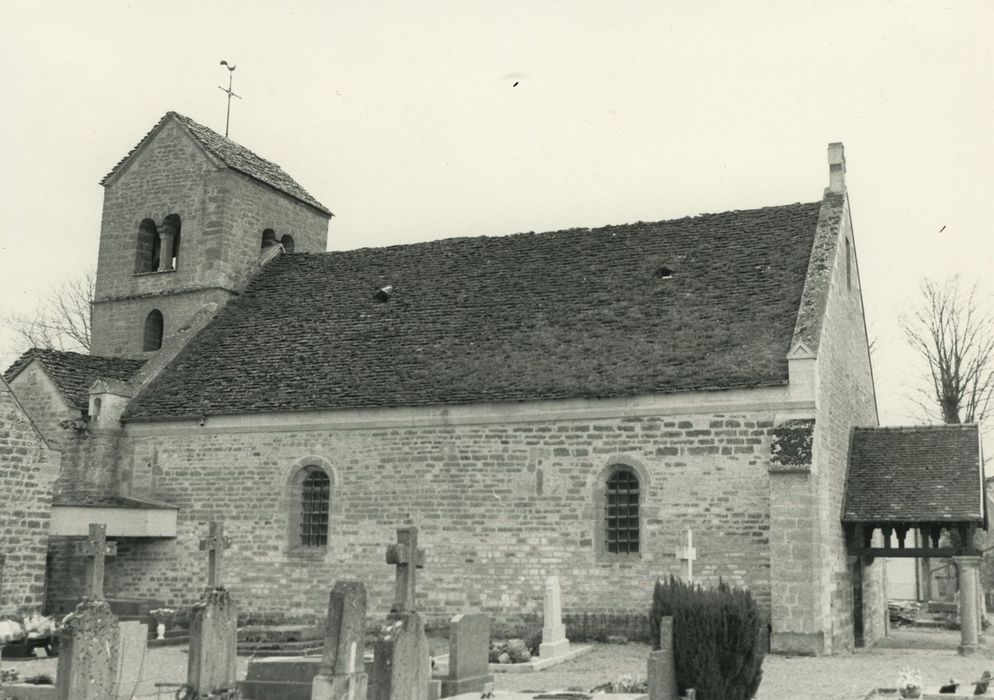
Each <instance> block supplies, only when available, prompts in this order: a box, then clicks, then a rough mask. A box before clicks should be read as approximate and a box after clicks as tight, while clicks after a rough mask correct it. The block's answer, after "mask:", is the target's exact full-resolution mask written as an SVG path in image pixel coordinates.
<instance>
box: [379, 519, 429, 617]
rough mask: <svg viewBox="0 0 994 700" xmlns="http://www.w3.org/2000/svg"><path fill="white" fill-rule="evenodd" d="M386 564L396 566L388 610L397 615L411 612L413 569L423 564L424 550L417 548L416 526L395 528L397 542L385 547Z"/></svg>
mask: <svg viewBox="0 0 994 700" xmlns="http://www.w3.org/2000/svg"><path fill="white" fill-rule="evenodd" d="M387 564H395V565H396V566H397V583H396V593H395V595H394V601H393V607H391V608H390V612H391V613H393V614H398V615H401V614H404V613H409V612H413V611H414V589H415V584H416V581H415V571H416V570H417V569H423V568H424V565H425V551H424V550H423V549H418V528H416V527H401V528H398V529H397V544H392V545H389V546H388V547H387Z"/></svg>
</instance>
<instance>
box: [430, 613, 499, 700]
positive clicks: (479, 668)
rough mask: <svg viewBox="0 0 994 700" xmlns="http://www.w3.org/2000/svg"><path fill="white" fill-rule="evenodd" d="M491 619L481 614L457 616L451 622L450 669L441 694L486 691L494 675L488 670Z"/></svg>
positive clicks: (443, 680) (445, 695)
mask: <svg viewBox="0 0 994 700" xmlns="http://www.w3.org/2000/svg"><path fill="white" fill-rule="evenodd" d="M489 653H490V618H489V617H487V616H486V615H483V614H482V613H474V614H467V615H456V616H455V617H453V618H452V620H451V621H450V622H449V672H448V674H447V675H446V677H445V678H442V679H441V681H442V697H443V698H447V697H449V696H452V695H459V694H460V693H469V692H483V691H484V689H485V688H486V687H487V684H488V683H489V684H493V682H494V677H493V675H492V674H491V673H490V672H489V671H488V661H489Z"/></svg>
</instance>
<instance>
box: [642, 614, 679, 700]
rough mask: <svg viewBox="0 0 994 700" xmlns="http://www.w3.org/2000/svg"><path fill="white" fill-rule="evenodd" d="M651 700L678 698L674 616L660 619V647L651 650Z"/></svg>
mask: <svg viewBox="0 0 994 700" xmlns="http://www.w3.org/2000/svg"><path fill="white" fill-rule="evenodd" d="M646 677H647V678H648V680H649V700H677V689H676V666H675V665H674V662H673V618H672V617H664V618H661V619H660V620H659V649H658V650H657V651H650V652H649V667H648V673H647V674H646Z"/></svg>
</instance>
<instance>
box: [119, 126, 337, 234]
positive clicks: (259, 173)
mask: <svg viewBox="0 0 994 700" xmlns="http://www.w3.org/2000/svg"><path fill="white" fill-rule="evenodd" d="M171 119H172V120H175V121H176V122H177V123H179V124H181V125H182V126H183V128H184V129H185V130H186V132H187V133H188V134H189V135H190V137H191V138H193V140H194V141H196V142H197V143H198V144H199V145H200V146H201V147H202V148H203V149H204V150H205V151H207V152H208V153H209V154H210V155H212V156H213V157H215V158H217V159H218V160H219V161H221V162H222V163H224V164H225V165H226V166H228V167H229V168H231V169H232V170H237V171H238V172H240V173H242V174H243V175H247V176H248V177H250V178H252V179H253V180H258V181H259V182H261V183H263V184H264V185H268V186H269V187H272V188H273V189H276V190H279V191H280V192H283V193H284V194H287V195H289V196H291V197H293V198H294V199H296V200H298V201H300V202H303V203H304V204H307V205H308V206H311V207H314V208H315V209H317V210H318V211H320V212H323V213H324V214H327V215H328V216H333V214H332V213H331V211H330V210H329V209H328V208H327V207H325V206H324V205H323V204H321V202H319V201H318V200H316V199H315V198H314V197H312V196H311V195H310V194H309V193H308V192H307V190H305V189H304V188H303V187H301V186H300V185H299V184H298V183H297V181H296V180H294V179H293V178H292V177H290V176H289V175H287V174H286V173H285V172H284V171H283V169H282V168H281V167H280V166H278V165H277V164H276V163H273V162H272V161H269V160H266V159H265V158H263V157H261V156H258V155H256V154H255V153H253V152H252V151H250V150H249V149H247V148H245V147H244V146H242V145H241V144H238V143H235V142H234V141H232V140H231V139H229V138H227V137H225V136H221V134H219V133H217V132H216V131H214V130H213V129H210V128H208V127H206V126H204V125H203V124H200V123H199V122H196V121H194V120H193V119H190V118H189V117H185V116H183V115H182V114H179V113H177V112H166V114H165V116H163V117H162V119H160V120H159V122H158V123H157V124H156V125H155V126H154V127H152V130H151V131H149V132H148V133H147V134H145V136H144V137H143V138H142V140H141V141H139V142H138V144H137V145H136V146H135V147H134V148H132V149H131V151H129V152H128V154H127V155H126V156H125V157H124V158H122V159H121V161H120V162H119V163H118V164H117V165H115V166H114V168H113V169H112V170H111V171H110V172H109V173H107V175H106V176H104V178H103V179H102V180H101V181H100V184H101V185H106V184H107V183H108V182H110V181H111V180H112V179H113V178H114V177H115V176H116V175H117V174H118V173H119V172H121V171H122V170H123V169H124V167H125V165H126V164H127V163H128V162H129V161H130V160H131V159H132V158H133V157H134V156H135V154H137V153H138V152H139V151H141V149H142V148H143V147H144V146H145V144H146V143H148V142H149V141H150V140H151V139H152V138H153V137H154V136H155V134H156V133H158V132H159V130H160V129H162V127H163V125H164V124H165V123H166V122H167V121H169V120H171Z"/></svg>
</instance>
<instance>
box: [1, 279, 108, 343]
mask: <svg viewBox="0 0 994 700" xmlns="http://www.w3.org/2000/svg"><path fill="white" fill-rule="evenodd" d="M95 279H96V275H95V274H94V273H93V271H87V272H85V273H83V274H81V275H79V276H78V277H73V278H70V279H68V280H66V281H65V282H63V283H62V284H61V285H59V286H58V287H56V288H54V289H52V291H51V292H50V293H49V295H48V296H47V297H46V298H45V300H44V301H43V302H42V304H41V306H40V307H39V308H38V309H37V310H36V311H35V312H34V313H12V314H9V315H8V316H7V318H6V319H5V321H6V322H7V324H8V325H9V326H10V328H11V330H13V332H14V336H15V338H16V341H15V342H16V343H17V346H18V348H17V349H18V351H19V352H23V351H25V350H27V349H28V348H52V349H54V350H76V351H82V352H89V350H90V302H91V301H92V300H93V285H94V282H95Z"/></svg>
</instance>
